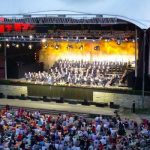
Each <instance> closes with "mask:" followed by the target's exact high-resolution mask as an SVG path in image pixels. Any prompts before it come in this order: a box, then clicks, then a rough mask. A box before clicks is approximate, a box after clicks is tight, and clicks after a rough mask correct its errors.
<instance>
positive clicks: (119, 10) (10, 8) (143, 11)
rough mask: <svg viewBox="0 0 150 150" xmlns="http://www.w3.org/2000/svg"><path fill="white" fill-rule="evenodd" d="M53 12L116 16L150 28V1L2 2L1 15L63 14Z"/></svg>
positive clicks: (48, 0)
mask: <svg viewBox="0 0 150 150" xmlns="http://www.w3.org/2000/svg"><path fill="white" fill-rule="evenodd" d="M52 10H70V11H76V12H84V13H94V14H115V15H121V16H125V17H129V18H132V19H135V20H138V21H141V22H144V23H145V24H147V22H149V23H148V24H149V26H150V15H149V11H150V0H1V9H0V14H25V13H31V12H39V13H41V11H49V12H48V13H61V12H60V11H55V12H54V11H52ZM43 13H46V12H43ZM62 13H64V12H62ZM67 13H68V12H67Z"/></svg>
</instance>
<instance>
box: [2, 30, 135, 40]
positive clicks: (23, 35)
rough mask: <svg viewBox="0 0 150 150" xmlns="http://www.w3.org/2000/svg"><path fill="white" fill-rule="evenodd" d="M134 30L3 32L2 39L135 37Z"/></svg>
mask: <svg viewBox="0 0 150 150" xmlns="http://www.w3.org/2000/svg"><path fill="white" fill-rule="evenodd" d="M134 37H135V33H134V31H110V30H105V31H103V30H79V31H78V30H58V31H57V30H55V31H54V30H49V31H48V33H36V32H31V33H30V32H6V33H3V34H1V36H0V39H2V40H4V39H8V40H13V41H15V40H21V41H23V40H27V41H28V40H36V39H42V38H47V39H55V40H57V39H58V40H60V39H61V40H93V39H96V40H99V39H121V40H122V39H126V41H127V40H128V39H133V38H134Z"/></svg>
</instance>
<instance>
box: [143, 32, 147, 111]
mask: <svg viewBox="0 0 150 150" xmlns="http://www.w3.org/2000/svg"><path fill="white" fill-rule="evenodd" d="M143 31H144V38H143V72H142V108H144V102H145V97H144V96H145V95H144V91H145V48H146V30H143Z"/></svg>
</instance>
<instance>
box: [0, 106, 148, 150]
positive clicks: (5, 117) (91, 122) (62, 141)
mask: <svg viewBox="0 0 150 150" xmlns="http://www.w3.org/2000/svg"><path fill="white" fill-rule="evenodd" d="M0 137H1V138H0V149H4V150H12V149H14V150H15V149H20V150H133V149H134V150H142V149H143V150H146V149H147V150H148V149H149V148H150V122H149V121H147V120H143V122H142V123H141V124H138V123H137V122H136V121H134V120H129V119H121V118H120V117H119V116H118V117H102V116H97V117H96V118H95V119H90V118H84V117H83V116H77V115H72V114H59V115H55V116H54V115H51V114H41V112H40V111H35V112H29V111H26V110H24V109H22V108H20V109H17V110H13V109H10V107H8V106H7V107H6V108H5V109H1V111H0Z"/></svg>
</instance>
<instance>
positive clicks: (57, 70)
mask: <svg viewBox="0 0 150 150" xmlns="http://www.w3.org/2000/svg"><path fill="white" fill-rule="evenodd" d="M128 66H129V64H128V63H127V62H106V61H104V62H99V61H93V62H90V61H69V60H58V61H57V62H55V63H54V65H53V66H52V67H51V68H50V69H49V70H48V71H47V72H46V71H44V72H40V71H39V72H38V73H36V72H29V73H25V78H26V80H27V81H34V82H35V83H48V84H69V85H83V86H85V85H86V86H103V87H105V86H112V85H119V84H120V81H121V79H122V76H123V74H124V72H125V71H126V69H127V67H128Z"/></svg>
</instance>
